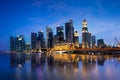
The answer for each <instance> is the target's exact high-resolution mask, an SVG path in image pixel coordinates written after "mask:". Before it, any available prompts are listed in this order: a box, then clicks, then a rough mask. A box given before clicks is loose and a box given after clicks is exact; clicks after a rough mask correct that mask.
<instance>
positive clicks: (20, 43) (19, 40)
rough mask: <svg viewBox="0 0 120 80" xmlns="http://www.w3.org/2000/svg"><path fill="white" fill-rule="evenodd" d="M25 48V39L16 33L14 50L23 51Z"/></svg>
mask: <svg viewBox="0 0 120 80" xmlns="http://www.w3.org/2000/svg"><path fill="white" fill-rule="evenodd" d="M24 50H25V40H24V36H23V35H18V36H16V37H15V51H16V52H24Z"/></svg>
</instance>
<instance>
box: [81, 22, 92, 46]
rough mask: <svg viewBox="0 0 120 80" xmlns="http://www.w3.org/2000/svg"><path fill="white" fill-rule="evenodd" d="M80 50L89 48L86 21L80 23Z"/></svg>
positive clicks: (89, 36) (88, 33) (89, 34)
mask: <svg viewBox="0 0 120 80" xmlns="http://www.w3.org/2000/svg"><path fill="white" fill-rule="evenodd" d="M82 48H91V33H90V32H88V28H87V21H86V20H83V22H82Z"/></svg>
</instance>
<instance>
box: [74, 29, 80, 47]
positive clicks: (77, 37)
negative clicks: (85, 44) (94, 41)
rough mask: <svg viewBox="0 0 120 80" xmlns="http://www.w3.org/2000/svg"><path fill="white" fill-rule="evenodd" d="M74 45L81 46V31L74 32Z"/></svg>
mask: <svg viewBox="0 0 120 80" xmlns="http://www.w3.org/2000/svg"><path fill="white" fill-rule="evenodd" d="M74 46H75V47H79V33H78V31H75V32H74Z"/></svg>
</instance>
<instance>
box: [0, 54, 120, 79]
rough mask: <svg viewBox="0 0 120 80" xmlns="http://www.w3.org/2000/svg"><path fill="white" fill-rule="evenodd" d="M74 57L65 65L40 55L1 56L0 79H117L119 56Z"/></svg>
mask: <svg viewBox="0 0 120 80" xmlns="http://www.w3.org/2000/svg"><path fill="white" fill-rule="evenodd" d="M76 56H77V57H75V59H76V60H74V61H73V60H71V61H72V62H67V61H63V60H55V58H54V56H49V57H46V55H41V54H40V53H33V54H25V53H16V54H13V53H11V54H8V53H3V54H0V80H120V57H117V56H116V57H115V56H108V55H107V56H105V55H83V54H82V55H76ZM77 58H79V59H77Z"/></svg>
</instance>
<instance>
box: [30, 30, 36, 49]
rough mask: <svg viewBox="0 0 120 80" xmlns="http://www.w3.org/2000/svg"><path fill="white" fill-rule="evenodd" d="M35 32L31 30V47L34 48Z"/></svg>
mask: <svg viewBox="0 0 120 80" xmlns="http://www.w3.org/2000/svg"><path fill="white" fill-rule="evenodd" d="M36 43H37V33H34V32H31V49H36V45H37V44H36Z"/></svg>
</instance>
